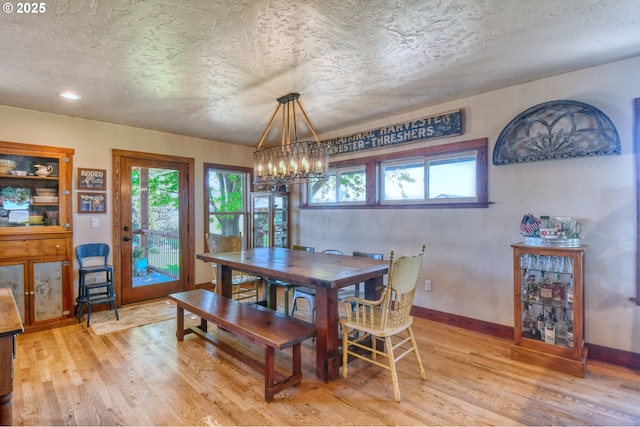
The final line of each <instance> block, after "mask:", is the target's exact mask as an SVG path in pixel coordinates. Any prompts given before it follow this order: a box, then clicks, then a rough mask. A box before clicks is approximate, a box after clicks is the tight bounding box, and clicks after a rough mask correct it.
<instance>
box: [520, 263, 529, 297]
mask: <svg viewBox="0 0 640 427" xmlns="http://www.w3.org/2000/svg"><path fill="white" fill-rule="evenodd" d="M528 283H529V281H528V279H527V269H526V268H525V270H524V274H523V275H522V287H521V288H520V301H529V297H528V296H527V291H528V287H529V285H528Z"/></svg>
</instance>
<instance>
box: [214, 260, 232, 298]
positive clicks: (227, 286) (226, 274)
mask: <svg viewBox="0 0 640 427" xmlns="http://www.w3.org/2000/svg"><path fill="white" fill-rule="evenodd" d="M232 273H233V270H232V269H231V268H229V267H228V266H226V265H222V264H217V268H216V283H217V284H218V285H217V286H216V293H218V294H219V295H222V296H223V297H227V298H232V297H233V284H232V281H233V277H232Z"/></svg>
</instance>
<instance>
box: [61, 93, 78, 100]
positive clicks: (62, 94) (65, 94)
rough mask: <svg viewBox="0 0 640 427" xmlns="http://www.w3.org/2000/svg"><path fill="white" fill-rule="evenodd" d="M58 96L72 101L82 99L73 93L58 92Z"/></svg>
mask: <svg viewBox="0 0 640 427" xmlns="http://www.w3.org/2000/svg"><path fill="white" fill-rule="evenodd" d="M58 95H59V96H61V97H63V98H66V99H73V100H74V101H77V100H78V99H82V97H81V96H80V95H76V94H75V93H71V92H58Z"/></svg>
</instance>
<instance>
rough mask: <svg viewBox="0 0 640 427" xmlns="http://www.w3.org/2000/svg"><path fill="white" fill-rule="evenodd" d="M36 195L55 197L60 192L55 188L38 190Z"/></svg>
mask: <svg viewBox="0 0 640 427" xmlns="http://www.w3.org/2000/svg"><path fill="white" fill-rule="evenodd" d="M35 190H36V194H37V195H38V196H49V197H52V196H55V195H56V193H57V192H58V190H56V189H55V188H36V189H35Z"/></svg>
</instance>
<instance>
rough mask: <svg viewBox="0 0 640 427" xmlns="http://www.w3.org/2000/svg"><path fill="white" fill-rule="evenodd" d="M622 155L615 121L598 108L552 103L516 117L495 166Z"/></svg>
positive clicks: (504, 132) (498, 144) (503, 135)
mask: <svg viewBox="0 0 640 427" xmlns="http://www.w3.org/2000/svg"><path fill="white" fill-rule="evenodd" d="M603 154H620V137H619V136H618V131H617V130H616V128H615V126H614V124H613V122H611V120H610V119H609V117H607V116H606V115H605V114H604V113H603V112H602V111H600V110H598V109H597V108H595V107H593V106H591V105H588V104H585V103H583V102H578V101H567V100H562V101H549V102H545V103H543V104H538V105H536V106H534V107H531V108H529V109H528V110H526V111H524V112H522V113H520V114H519V115H517V116H516V117H515V118H514V119H513V120H511V122H509V124H508V125H507V126H506V127H505V128H504V129H503V130H502V132H501V133H500V136H499V137H498V140H497V141H496V145H495V147H494V149H493V164H494V165H504V164H507V163H515V162H529V161H534V160H547V159H562V158H568V157H583V156H596V155H603Z"/></svg>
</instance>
